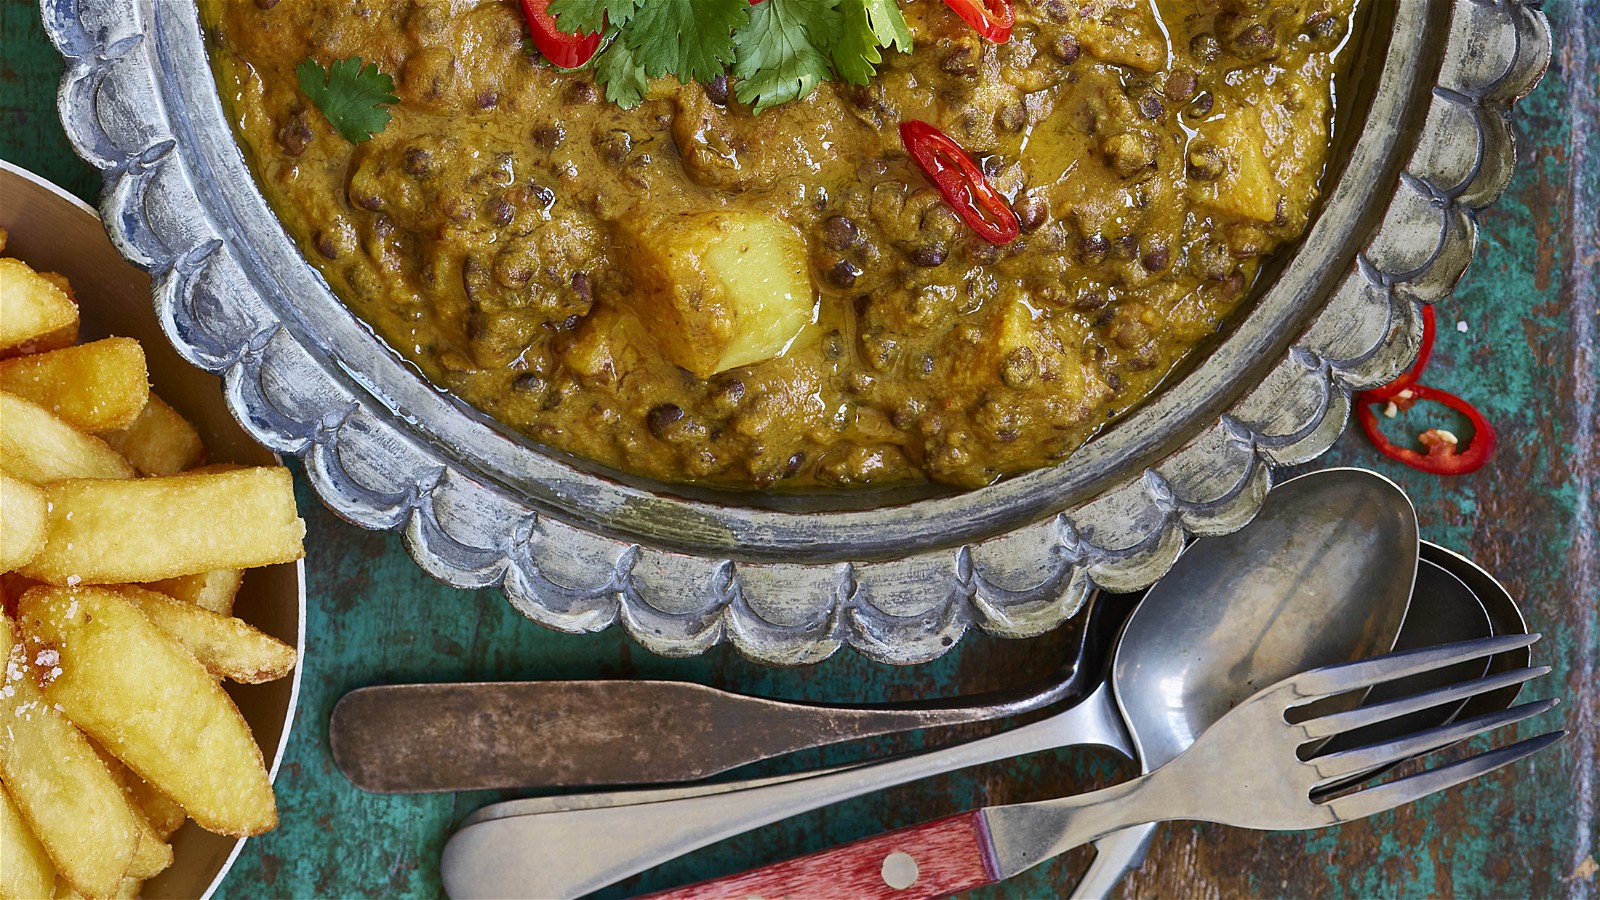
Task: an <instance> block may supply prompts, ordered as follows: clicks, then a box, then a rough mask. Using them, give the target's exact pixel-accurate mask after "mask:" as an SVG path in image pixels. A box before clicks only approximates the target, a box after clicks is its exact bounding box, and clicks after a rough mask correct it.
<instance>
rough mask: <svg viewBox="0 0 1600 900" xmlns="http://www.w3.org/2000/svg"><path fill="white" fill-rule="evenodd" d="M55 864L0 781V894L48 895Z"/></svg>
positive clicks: (50, 889) (51, 886) (52, 887)
mask: <svg viewBox="0 0 1600 900" xmlns="http://www.w3.org/2000/svg"><path fill="white" fill-rule="evenodd" d="M55 886H56V867H55V866H54V865H53V864H52V863H51V862H50V854H48V853H47V852H45V849H44V845H43V844H41V843H39V839H38V838H36V837H34V836H33V831H32V829H30V828H28V823H27V822H25V821H23V819H22V811H21V810H19V809H17V805H16V804H15V803H13V802H12V801H11V795H10V794H7V793H6V792H5V785H3V784H0V897H48V896H50V894H51V892H52V891H54V890H55Z"/></svg>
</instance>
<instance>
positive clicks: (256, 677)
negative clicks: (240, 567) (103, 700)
mask: <svg viewBox="0 0 1600 900" xmlns="http://www.w3.org/2000/svg"><path fill="white" fill-rule="evenodd" d="M114 590H116V592H117V593H119V594H121V595H122V596H123V597H124V598H126V599H127V600H128V601H129V602H131V603H132V604H133V605H134V606H137V607H139V611H140V612H142V613H144V614H145V617H146V618H148V619H149V620H150V621H151V623H152V624H154V625H155V626H156V627H157V628H159V629H161V630H162V631H165V632H166V633H167V634H169V635H171V636H172V637H173V638H174V639H176V640H177V642H178V643H180V644H182V645H183V647H184V649H185V650H188V651H189V652H190V653H192V654H194V658H195V659H196V660H198V661H199V663H200V664H201V665H203V666H205V667H206V671H208V672H210V673H211V675H212V677H214V678H227V679H229V680H230V681H237V682H239V683H240V684H261V683H262V682H265V681H276V680H277V679H279V678H282V677H283V676H285V675H287V674H289V673H290V672H291V671H293V670H294V664H295V652H294V648H293V647H291V646H289V645H288V644H285V643H284V642H282V641H280V640H278V639H277V638H275V637H272V636H271V635H269V634H265V633H263V632H261V631H259V630H257V629H255V628H252V627H251V626H250V625H248V624H246V623H245V622H244V620H242V619H236V618H234V617H232V616H226V615H222V614H221V613H214V612H212V611H211V610H209V609H201V608H200V607H198V606H195V605H194V604H192V603H185V602H183V601H182V600H175V599H173V598H171V597H168V596H167V595H166V594H163V593H160V592H158V591H149V590H145V589H144V588H140V587H136V586H134V585H131V584H124V585H118V586H117V587H116V588H114Z"/></svg>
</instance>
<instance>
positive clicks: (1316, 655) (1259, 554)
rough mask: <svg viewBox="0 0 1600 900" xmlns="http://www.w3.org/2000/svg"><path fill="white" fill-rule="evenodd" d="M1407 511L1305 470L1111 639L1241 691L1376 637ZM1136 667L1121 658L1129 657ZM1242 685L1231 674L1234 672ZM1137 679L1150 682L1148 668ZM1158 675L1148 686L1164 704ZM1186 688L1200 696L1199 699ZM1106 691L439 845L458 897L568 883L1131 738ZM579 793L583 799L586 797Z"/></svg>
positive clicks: (1388, 614) (1411, 562) (1411, 554)
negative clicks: (876, 797) (921, 743)
mask: <svg viewBox="0 0 1600 900" xmlns="http://www.w3.org/2000/svg"><path fill="white" fill-rule="evenodd" d="M1416 560H1417V526H1416V514H1415V512H1414V511H1413V509H1412V508H1411V504H1410V501H1409V500H1407V498H1406V496H1405V494H1404V493H1403V492H1402V491H1401V490H1400V489H1399V488H1398V487H1396V486H1395V485H1394V484H1393V483H1392V482H1390V481H1388V480H1387V479H1385V478H1383V477H1381V476H1379V475H1376V474H1374V473H1371V472H1365V471H1362V470H1356V469H1335V470H1326V471H1322V472H1316V473H1312V474H1310V475H1305V476H1302V477H1300V478H1297V479H1294V480H1291V481H1288V482H1285V483H1284V484H1283V485H1281V486H1279V487H1278V488H1277V489H1276V490H1274V491H1273V492H1271V493H1270V494H1269V495H1268V498H1267V502H1266V504H1265V505H1264V506H1263V509H1262V511H1261V513H1260V514H1258V516H1257V518H1256V521H1255V522H1253V523H1252V524H1251V525H1249V526H1248V527H1246V528H1244V529H1242V530H1240V531H1239V532H1236V533H1235V534H1233V535H1229V536H1227V537H1220V538H1208V539H1206V540H1203V541H1199V542H1196V544H1195V545H1194V546H1193V547H1192V548H1191V549H1190V550H1189V551H1188V552H1186V553H1184V554H1183V555H1182V556H1181V557H1180V558H1179V560H1178V562H1177V564H1176V565H1175V566H1174V569H1173V573H1172V574H1171V575H1169V576H1168V577H1167V578H1166V579H1163V580H1162V581H1161V582H1160V583H1158V584H1157V585H1156V586H1155V587H1153V588H1152V589H1151V590H1150V591H1149V593H1147V594H1146V595H1145V598H1144V599H1143V600H1142V601H1141V602H1140V604H1139V607H1138V608H1137V609H1136V610H1135V611H1134V613H1133V615H1132V617H1131V618H1130V619H1129V623H1128V626H1127V630H1126V632H1125V635H1124V637H1123V639H1122V642H1121V643H1120V645H1119V648H1118V651H1117V652H1118V656H1119V658H1126V659H1127V660H1129V661H1130V665H1133V666H1134V667H1135V668H1143V669H1146V670H1149V671H1155V670H1157V669H1163V670H1168V671H1171V672H1173V673H1174V674H1193V673H1192V672H1191V671H1190V670H1191V666H1190V665H1189V663H1192V662H1193V661H1196V660H1203V661H1204V662H1205V665H1206V666H1207V667H1209V668H1210V669H1211V670H1212V671H1213V672H1216V673H1222V674H1220V675H1218V676H1217V677H1218V678H1221V679H1223V680H1224V681H1226V682H1227V684H1225V685H1223V686H1224V687H1225V688H1227V689H1228V695H1229V696H1230V697H1232V696H1233V695H1234V694H1236V693H1238V692H1239V690H1242V691H1243V693H1242V694H1240V695H1239V698H1238V699H1242V698H1243V697H1244V696H1248V695H1249V694H1250V693H1251V692H1253V691H1254V690H1256V689H1257V688H1258V687H1261V686H1265V685H1267V684H1270V683H1272V682H1273V681H1276V680H1278V679H1280V678H1283V677H1286V676H1288V675H1290V674H1293V673H1295V672H1298V671H1302V670H1304V669H1307V668H1312V667H1316V666H1320V665H1326V664H1329V663H1333V662H1342V661H1345V660H1349V659H1354V658H1359V657H1363V656H1370V655H1377V654H1379V653H1382V652H1385V651H1387V650H1388V649H1389V648H1390V647H1391V646H1392V645H1393V643H1394V638H1395V636H1396V635H1397V634H1398V633H1399V630H1400V623H1401V622H1402V620H1403V619H1404V617H1405V610H1406V605H1407V601H1408V600H1409V598H1410V595H1411V588H1412V581H1413V578H1414V575H1415V571H1416ZM1130 671H1131V669H1130ZM1239 680H1243V681H1246V682H1249V683H1250V684H1251V685H1254V686H1251V687H1239V688H1237V689H1236V688H1234V687H1233V686H1232V682H1233V681H1239ZM1143 683H1145V684H1149V685H1155V686H1156V687H1158V688H1159V687H1161V685H1160V681H1159V679H1146V680H1145V681H1144V682H1143ZM1167 696H1168V695H1167V694H1166V693H1165V691H1164V689H1162V690H1158V691H1157V692H1156V694H1155V695H1154V696H1151V697H1149V698H1148V702H1149V703H1150V704H1151V706H1152V707H1159V706H1163V705H1166V700H1165V698H1166V697H1167ZM1193 699H1194V700H1195V701H1198V702H1203V703H1210V702H1211V698H1209V697H1196V698H1193ZM1121 725H1122V723H1121V720H1120V717H1119V716H1118V715H1117V714H1116V712H1115V709H1114V708H1113V706H1112V704H1111V703H1110V697H1109V692H1108V691H1107V690H1105V689H1101V690H1099V691H1096V692H1095V693H1094V694H1093V695H1092V696H1091V697H1090V698H1089V699H1088V700H1086V701H1084V703H1082V704H1080V705H1079V706H1076V707H1073V708H1070V709H1068V710H1065V711H1063V712H1059V713H1056V714H1055V715H1053V716H1050V717H1049V718H1046V719H1043V720H1040V721H1039V722H1035V723H1033V724H1030V725H1025V726H1023V727H1021V728H1017V729H1014V730H1011V731H1007V732H1005V733H1003V734H999V735H994V736H992V737H988V738H983V739H981V740H978V741H973V742H971V743H967V744H961V745H957V746H954V747H947V748H944V749H941V750H936V751H933V752H930V753H926V754H921V755H917V756H912V757H907V758H903V759H898V760H892V761H889V762H885V763H877V764H873V765H867V766H860V767H856V768H850V769H846V770H843V771H836V772H832V773H829V774H824V775H816V776H813V777H809V778H803V779H798V780H795V781H790V782H786V783H780V784H768V785H765V786H762V787H756V788H750V789H745V790H729V791H726V792H722V793H718V794H713V795H707V796H699V797H691V798H687V799H678V800H658V801H656V802H651V803H641V804H633V805H627V806H601V807H595V806H588V808H575V809H571V810H565V811H560V812H544V813H536V814H532V815H513V816H507V817H501V818H489V817H484V818H482V819H480V820H478V821H476V822H475V823H474V824H471V825H468V826H465V827H463V828H461V829H460V830H459V831H457V832H456V834H455V835H454V836H453V837H452V838H451V840H450V842H449V843H448V844H447V845H446V846H445V850H444V856H443V859H442V860H441V875H442V877H443V880H444V884H445V888H446V890H447V891H449V893H450V894H451V895H452V896H454V897H468V896H497V897H515V896H534V897H556V896H577V895H580V894H583V893H587V892H589V891H593V890H596V889H598V888H601V887H604V886H605V885H608V884H611V883H613V882H615V881H618V880H620V879H622V878H625V877H627V876H629V875H632V874H635V873H637V872H640V871H643V870H644V869H646V868H649V867H651V866H653V865H656V864H658V863H661V862H665V861H666V860H668V859H672V858H674V857H676V856H679V855H681V854H683V853H687V852H689V851H691V850H695V849H698V848H700V847H703V846H706V845H707V844H711V843H714V842H715V841H718V840H721V839H723V838H727V837H731V836H733V835H736V834H740V833H743V832H745V831H748V830H750V829H752V828H756V827H759V826H761V825H765V824H769V823H771V822H776V821H779V820H781V819H784V818H787V817H788V816H791V815H794V814H796V813H800V812H805V811H807V810H811V809H816V808H818V807H821V806H825V805H828V804H830V803H833V802H836V801H838V800H844V799H847V798H850V797H856V796H860V795H862V794H865V793H870V792H872V791H875V790H879V789H881V788H885V787H889V786H892V785H895V784H903V783H906V782H908V781H912V780H915V779H918V778H922V777H925V776H927V775H932V774H936V773H940V772H945V771H951V770H954V769H956V768H962V767H966V766H970V765H977V764H979V763H983V762H991V761H995V760H1000V759H1007V758H1010V757H1012V756H1018V755H1021V754H1024V753H1030V752H1034V751H1037V750H1044V749H1052V748H1056V747H1062V746H1068V745H1071V744H1075V743H1080V742H1083V741H1084V739H1085V737H1086V736H1087V737H1088V738H1089V739H1091V740H1093V741H1094V742H1098V743H1104V744H1107V745H1112V746H1114V745H1115V743H1116V742H1119V740H1120V741H1126V739H1127V738H1126V736H1125V735H1121V734H1114V733H1112V730H1113V729H1114V730H1115V731H1116V732H1119V733H1120V732H1121V730H1122V728H1121ZM574 805H575V806H586V804H584V802H583V801H582V799H581V798H580V799H577V800H576V801H574Z"/></svg>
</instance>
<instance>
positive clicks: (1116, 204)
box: [207, 0, 1356, 487]
mask: <svg viewBox="0 0 1600 900" xmlns="http://www.w3.org/2000/svg"><path fill="white" fill-rule="evenodd" d="M1355 3H1356V0H1271V2H1264V0H1154V2H1152V0H1016V2H1015V3H1014V15H1015V27H1014V30H1013V32H1012V34H1011V37H1010V39H1009V40H1007V41H1006V42H1004V43H992V42H989V41H986V40H984V39H983V38H981V37H980V36H979V35H978V33H977V32H975V31H974V30H973V29H972V28H970V27H968V25H967V24H966V23H964V22H963V21H962V19H961V18H959V17H958V16H956V15H954V14H952V11H951V8H950V7H948V6H946V5H945V4H944V3H940V2H938V0H902V2H901V10H902V11H903V14H904V16H905V19H906V22H907V24H908V25H909V27H910V31H911V34H912V35H913V37H914V50H913V51H912V52H910V53H886V54H884V59H883V62H882V64H881V65H879V67H878V74H877V75H876V77H875V78H873V79H872V80H871V82H870V83H868V84H866V85H865V86H851V85H848V84H843V83H824V84H822V85H820V86H819V87H818V88H817V89H816V90H814V91H812V92H811V93H810V94H809V95H808V96H806V97H804V99H801V100H797V101H794V102H789V103H784V104H781V105H778V106H775V107H773V108H771V109H767V110H765V111H763V112H762V113H760V114H759V115H755V114H752V112H751V110H750V109H749V108H748V107H745V106H743V105H741V104H740V103H739V102H738V100H737V99H736V98H734V97H733V96H732V93H733V92H732V91H730V86H729V84H728V81H727V80H726V79H725V78H719V79H716V80H714V81H711V82H709V83H704V84H701V83H690V84H686V85H685V84H680V83H679V82H678V81H677V80H676V79H671V78H658V79H654V80H653V81H651V82H650V84H649V90H648V93H647V94H646V97H645V99H644V102H643V103H641V104H639V105H638V106H637V107H636V108H633V109H622V108H620V107H618V106H617V105H614V104H612V103H609V102H607V101H606V99H605V97H604V96H603V92H602V91H601V90H598V89H597V87H596V85H595V82H594V81H593V76H592V75H591V74H590V72H588V71H585V70H576V71H565V70H559V69H556V68H554V67H552V66H550V65H549V64H548V63H546V62H545V61H544V60H542V59H540V58H539V57H538V56H537V54H535V53H533V52H531V50H530V48H529V47H528V45H527V41H526V39H527V34H528V32H527V30H526V26H525V23H524V19H523V16H522V14H521V12H520V11H519V9H518V8H517V6H516V4H515V3H514V2H495V0H482V2H472V0H454V2H425V0H412V2H398V0H282V2H276V0H255V2H253V3H247V2H216V3H214V4H213V5H212V6H211V7H210V8H209V10H208V13H207V15H208V19H209V21H208V23H207V24H208V26H209V27H210V32H211V35H212V39H213V42H214V47H213V54H214V58H215V61H216V66H217V69H218V72H219V77H220V79H221V81H222V82H223V84H224V94H225V95H226V96H227V97H228V101H229V103H230V105H231V106H232V108H233V112H234V117H233V118H234V120H235V126H236V128H237V131H238V134H239V136H240V139H241V141H242V143H243V145H244V147H245V149H246V152H247V156H248V158H249V160H250V163H251V165H252V166H253V167H254V170H255V172H256V174H257V177H258V179H259V182H260V185H261V187H262V189H263V191H264V192H265V194H266V196H267V198H268V200H269V202H270V203H271V204H272V206H273V207H274V209H275V210H276V211H277V213H278V215H279V217H280V218H281V220H282V221H283V223H284V225H285V226H286V228H287V229H288V231H289V233H290V234H291V235H292V236H293V237H294V238H295V239H296V240H297V241H298V242H299V244H300V246H301V247H302V248H303V251H304V253H305V255H306V257H307V258H308V259H309V260H310V261H311V262H313V263H314V264H315V265H316V266H317V267H318V268H319V269H320V270H321V272H322V273H323V275H324V276H325V277H326V278H327V280H328V282H329V283H330V284H331V285H332V287H333V288H334V290H335V291H336V292H337V293H338V294H339V295H341V296H342V297H343V298H344V299H345V300H346V302H348V303H349V304H350V305H351V307H352V308H353V309H354V310H355V311H356V312H357V313H358V314H359V315H360V316H362V317H363V318H364V319H365V320H366V321H368V322H369V323H370V324H371V325H372V326H373V327H374V328H375V329H376V331H377V332H378V334H379V335H381V336H382V337H383V338H384V339H385V340H387V341H388V342H389V344H390V345H391V346H392V347H393V348H394V349H396V350H397V351H399V352H400V353H401V354H403V355H404V356H405V357H406V358H408V359H410V360H412V361H413V362H414V363H416V364H417V365H418V366H420V367H421V369H422V370H423V372H425V373H426V374H427V376H428V377H429V378H430V379H432V380H433V381H434V382H435V383H436V384H437V385H440V386H441V387H443V388H445V389H447V390H449V391H451V392H453V393H455V394H456V395H457V396H459V397H461V398H463V399H464V400H466V401H467V402H469V403H471V404H473V405H475V406H477V407H478V408H479V409H481V410H483V411H485V412H487V413H489V414H490V415H492V416H494V417H496V418H498V419H499V420H501V421H503V422H505V423H506V424H508V425H510V426H512V427H513V428H515V429H518V430H520V431H522V432H524V433H526V434H527V435H529V436H531V437H532V438H533V439H535V440H536V441H538V442H540V443H543V444H546V445H549V446H552V447H555V448H559V449H561V450H565V451H570V452H571V453H574V454H577V455H579V456H583V457H587V458H590V459H593V460H597V461H600V462H602V463H605V464H608V465H610V466H614V467H616V468H619V469H622V470H626V471H629V472H633V473H638V474H642V475H645V476H650V477H653V478H658V479H664V480H668V481H699V482H706V483H712V484H718V485H725V486H744V487H770V486H775V485H795V486H802V487H804V486H811V487H815V486H819V485H822V486H849V485H861V484H868V483H872V484H881V483H886V482H894V481H903V480H907V479H931V480H933V481H937V482H943V483H947V484H951V485H958V486H966V487H970V486H978V485H983V484H987V483H989V482H992V481H994V480H995V479H997V478H999V477H1002V476H1004V475H1006V474H1010V473H1014V472H1019V471H1023V470H1027V469H1032V468H1037V467H1040V466H1045V465H1049V464H1051V463H1052V462H1054V461H1057V460H1060V459H1062V458H1064V457H1065V456H1066V455H1068V454H1069V453H1070V452H1071V451H1072V450H1073V449H1074V448H1076V447H1077V446H1079V445H1080V444H1081V443H1082V442H1083V441H1084V440H1086V439H1087V438H1088V437H1089V436H1091V435H1092V434H1093V433H1094V431H1095V430H1096V429H1097V428H1099V427H1101V426H1102V425H1103V424H1104V423H1105V422H1106V421H1107V420H1108V418H1110V417H1112V416H1113V415H1115V414H1116V413H1117V412H1119V411H1121V410H1125V409H1127V407H1128V406H1129V405H1130V404H1133V403H1136V402H1137V401H1138V400H1139V399H1140V398H1141V397H1143V396H1145V395H1146V394H1148V393H1149V392H1150V391H1152V390H1153V389H1154V388H1155V387H1156V386H1157V385H1158V383H1159V382H1160V381H1161V380H1162V378H1163V377H1164V376H1165V375H1166V374H1167V373H1168V372H1170V371H1171V369H1172V368H1173V367H1174V366H1175V365H1176V364H1177V363H1178V361H1179V360H1180V359H1181V358H1182V357H1183V356H1184V355H1185V353H1186V352H1189V351H1190V349H1191V348H1192V347H1194V346H1195V345H1196V344H1197V343H1198V342H1200V341H1201V340H1202V339H1203V338H1205V337H1206V336H1207V335H1209V334H1211V333H1213V332H1215V331H1216V330H1218V329H1219V328H1220V327H1221V326H1222V324H1223V323H1224V320H1225V319H1226V317H1227V316H1228V314H1229V312H1230V311H1231V310H1232V309H1234V308H1235V306H1236V305H1237V304H1238V303H1239V301H1240V300H1241V298H1242V297H1243V295H1244V294H1245V292H1246V289H1247V288H1248V286H1249V285H1250V283H1251V281H1252V279H1253V277H1254V275H1255V273H1256V272H1257V270H1258V267H1259V266H1260V263H1261V259H1262V257H1263V255H1264V254H1267V253H1269V252H1270V251H1271V250H1273V248H1275V247H1277V246H1279V245H1281V244H1283V243H1284V242H1286V241H1290V240H1293V239H1294V238H1295V237H1296V236H1297V235H1298V234H1299V233H1300V232H1301V231H1302V230H1303V228H1304V227H1305V225H1306V223H1307V218H1308V215H1309V213H1310V211H1311V207H1312V205H1313V203H1314V201H1315V198H1316V197H1317V189H1318V187H1317V186H1318V180H1319V178H1320V176H1321V173H1322V171H1323V168H1324V163H1325V156H1326V153H1327V148H1328V145H1329V136H1330V130H1331V128H1332V116H1333V99H1334V97H1333V75H1334V68H1335V58H1336V56H1337V52H1336V51H1337V50H1338V49H1339V48H1340V47H1341V46H1342V45H1343V42H1344V40H1345V38H1346V36H1347V33H1348V31H1349V29H1350V27H1351V24H1352V22H1351V17H1352V16H1353V14H1354V6H1355ZM353 56H360V57H362V58H363V59H365V60H367V61H370V62H372V63H375V64H376V65H377V66H378V68H379V69H380V70H381V71H382V72H385V73H391V74H392V75H393V76H394V79H395V83H396V88H395V93H396V94H397V95H398V97H399V103H398V104H397V105H396V106H395V107H394V108H393V110H392V113H393V119H392V121H391V122H390V123H389V124H388V126H387V127H386V128H384V129H383V130H382V132H381V133H379V134H377V135H376V136H375V137H374V138H373V139H372V140H370V141H365V142H362V143H359V144H351V143H349V142H347V141H346V140H344V139H343V138H341V137H340V136H339V134H338V133H337V132H336V131H335V130H334V129H333V128H332V127H330V125H329V123H328V121H326V120H325V119H324V118H323V117H322V116H321V115H319V114H318V112H317V109H316V108H315V107H311V106H309V104H308V102H307V99H306V97H305V96H304V95H303V94H302V93H300V92H299V91H297V90H296V80H295V67H296V65H297V64H298V63H300V62H301V61H302V60H305V59H307V58H312V59H317V60H328V59H341V58H347V57H353ZM908 121H922V122H927V123H931V124H932V125H934V126H936V128H937V129H938V130H940V131H942V132H943V133H944V134H947V135H948V136H949V137H950V138H951V139H953V140H954V141H955V142H956V143H957V144H959V145H960V147H961V148H962V149H964V150H965V152H966V153H967V154H968V155H969V157H970V159H971V160H973V161H974V162H975V163H976V164H977V165H978V166H979V167H981V171H982V176H983V177H984V178H986V179H987V181H988V182H989V183H990V184H992V185H993V187H994V189H995V190H997V191H998V192H999V193H1000V194H1003V195H1004V199H1005V200H1006V201H1007V202H1008V203H1009V206H1010V209H1011V210H1012V211H1014V213H1015V217H1016V220H1017V227H1018V230H1019V231H1020V234H1019V235H1018V236H1017V237H1016V238H1015V239H1014V240H1010V241H1009V242H1008V243H991V242H989V241H986V240H984V239H983V238H982V237H980V236H979V235H978V234H977V233H975V231H974V229H973V228H972V227H970V226H969V225H968V224H967V223H966V222H965V221H963V219H962V217H961V216H960V215H958V214H957V213H956V212H955V211H954V210H953V209H952V207H951V205H950V204H949V203H948V202H947V201H946V200H945V198H944V196H942V195H941V192H940V190H939V188H938V187H937V186H936V185H935V183H934V182H933V181H932V180H930V177H929V174H928V173H926V172H925V171H924V170H923V169H920V168H919V167H918V165H917V163H916V161H915V160H914V159H913V158H912V157H911V155H910V154H908V152H907V146H906V144H905V143H903V141H902V136H901V134H900V130H899V127H900V126H901V125H902V123H905V122H908Z"/></svg>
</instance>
